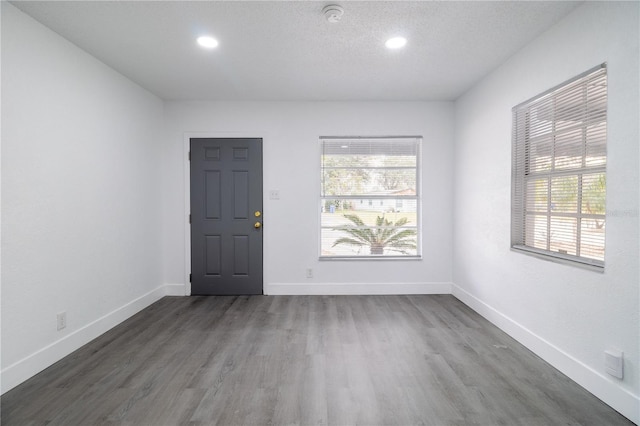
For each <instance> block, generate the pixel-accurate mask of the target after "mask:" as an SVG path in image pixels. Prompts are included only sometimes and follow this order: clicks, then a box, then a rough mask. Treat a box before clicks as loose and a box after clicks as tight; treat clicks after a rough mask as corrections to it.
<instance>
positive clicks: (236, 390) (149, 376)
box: [1, 295, 632, 426]
mask: <svg viewBox="0 0 640 426" xmlns="http://www.w3.org/2000/svg"><path fill="white" fill-rule="evenodd" d="M1 404H2V409H1V414H2V425H4V426H11V425H21V426H22V425H45V424H47V425H66V426H73V425H150V426H159V425H183V424H184V425H213V424H218V425H598V426H600V425H632V423H631V422H629V421H628V420H627V419H625V418H624V417H623V416H621V415H620V414H618V413H617V412H616V411H614V410H613V409H611V408H610V407H608V406H607V405H606V404H604V403H603V402H601V401H600V400H598V399H597V398H596V397H594V396H593V395H591V394H590V393H588V392H587V391H585V390H584V389H582V388H581V387H579V386H578V385H577V384H575V383H574V382H572V381H571V380H570V379H568V378H567V377H565V376H564V375H563V374H561V373H560V372H558V371H557V370H555V369H554V368H553V367H551V366H549V365H548V364H546V363H545V362H544V361H542V360H541V359H540V358H538V357H537V356H536V355H534V354H533V353H531V352H530V351H528V350H527V349H526V348H524V347H523V346H522V345H520V344H518V343H516V342H515V341H514V340H513V339H511V338H510V337H508V336H507V335H506V334H504V333H503V332H501V331H500V330H499V329H497V328H496V327H494V326H493V325H491V324H490V323H488V322H487V321H486V320H484V319H483V318H482V317H480V316H479V315H478V314H476V313H475V312H473V311H472V310H471V309H469V308H468V307H467V306H466V305H464V304H463V303H461V302H460V301H458V300H457V299H455V298H454V297H453V296H446V295H443V296H246V297H243V296H240V297H234V296H225V297H221V296H217V297H166V298H164V299H162V300H160V301H158V302H157V303H155V304H153V305H152V306H150V307H148V308H147V309H145V310H144V311H142V312H140V313H139V314H137V315H135V316H134V317H132V318H130V319H129V320H127V321H126V322H124V323H122V324H120V325H119V326H117V327H115V328H114V329H112V330H110V331H109V332H107V333H106V334H104V335H102V336H100V337H99V338H97V339H96V340H94V341H92V342H91V343H89V344H87V345H86V346H84V347H82V348H81V349H79V350H78V351H76V352H74V353H72V354H71V355H69V356H67V357H66V358H64V359H63V360H61V361H60V362H58V363H56V364H55V365H53V366H51V367H50V368H48V369H46V370H45V371H43V372H42V373H40V374H38V375H37V376H35V377H33V378H32V379H30V380H28V381H27V382H25V383H23V384H21V385H20V386H18V387H17V388H15V389H13V390H11V391H9V392H7V393H6V394H5V395H3V396H2V398H1Z"/></svg>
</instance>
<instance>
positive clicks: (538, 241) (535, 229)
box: [524, 215, 548, 250]
mask: <svg viewBox="0 0 640 426" xmlns="http://www.w3.org/2000/svg"><path fill="white" fill-rule="evenodd" d="M524 244H525V245H527V246H529V247H534V248H538V249H541V250H547V249H548V247H547V216H541V215H527V218H526V223H525V241H524Z"/></svg>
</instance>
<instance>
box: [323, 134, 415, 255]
mask: <svg viewBox="0 0 640 426" xmlns="http://www.w3.org/2000/svg"><path fill="white" fill-rule="evenodd" d="M420 144H421V138H420V137H352V138H341V137H322V138H320V146H321V158H320V163H321V185H320V205H321V208H320V211H321V217H320V258H321V259H339V258H348V259H353V258H356V259H381V258H382V259H394V258H419V257H420V198H419V194H420V188H419V181H420V179H419V175H420V155H419V153H420ZM364 200H366V201H367V202H364ZM398 205H400V206H403V208H402V211H399V209H398V208H397V206H398Z"/></svg>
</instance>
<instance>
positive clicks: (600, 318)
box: [453, 2, 640, 423]
mask: <svg viewBox="0 0 640 426" xmlns="http://www.w3.org/2000/svg"><path fill="white" fill-rule="evenodd" d="M638 6H639V4H638V3H637V2H631V3H614V2H603V3H586V4H585V5H583V6H581V7H579V8H578V9H576V10H575V11H574V12H572V13H571V14H570V15H569V16H568V17H567V18H566V19H564V20H563V21H561V22H560V23H559V24H557V25H556V26H554V27H553V28H551V29H550V30H549V31H548V32H546V33H545V34H544V35H542V36H541V37H540V38H538V39H536V40H535V41H533V42H532V43H530V44H529V45H528V46H527V47H526V48H524V49H523V50H522V51H520V52H519V53H518V54H516V55H515V56H513V57H512V58H511V59H510V60H509V61H507V62H506V63H505V64H503V65H502V66H501V67H499V68H498V69H497V70H495V71H494V72H493V73H492V74H490V75H489V76H488V77H486V78H485V79H484V80H483V81H482V82H480V83H479V84H478V85H476V86H475V87H474V88H473V89H472V90H471V91H469V92H468V93H467V94H465V95H464V96H463V97H461V98H460V99H459V100H458V101H457V102H456V137H455V155H454V158H455V161H454V164H455V171H454V194H455V200H454V215H455V219H454V265H455V267H454V277H453V280H454V283H455V285H454V287H453V293H454V295H456V296H457V297H459V298H460V299H461V300H463V301H464V302H465V303H467V304H469V305H470V306H472V307H474V308H475V309H476V310H478V311H479V312H480V313H482V314H483V315H485V316H486V317H487V318H489V319H490V320H492V321H494V322H495V323H496V324H498V325H499V326H500V327H502V328H503V329H505V330H506V331H507V332H509V333H510V334H511V335H512V336H514V337H516V338H517V339H519V340H520V341H521V342H523V343H525V344H526V345H527V346H528V347H530V348H531V349H533V350H534V352H536V353H538V354H539V355H540V356H542V357H543V358H544V359H546V360H547V361H548V362H550V363H551V364H553V365H555V366H557V367H558V368H559V369H560V370H561V371H563V372H565V373H566V374H567V375H569V376H570V377H571V378H573V379H574V380H576V381H577V382H578V383H580V384H582V385H583V386H585V387H586V388H587V389H588V390H589V391H591V392H592V393H594V394H595V395H597V396H599V397H600V398H601V399H603V400H604V401H605V402H607V403H608V404H609V405H611V406H613V407H614V408H616V409H617V410H618V411H620V412H621V413H623V414H624V415H625V416H627V417H629V418H631V419H632V420H634V421H635V422H636V423H637V422H638V421H639V420H640V416H639V412H638V395H639V394H640V381H639V375H640V359H639V353H638V350H639V347H640V341H639V333H640V326H639V324H640V320H639V318H638V313H639V292H638V287H639V276H638V271H639V263H638V259H639V257H640V254H639V228H638V210H639V201H638V194H639V177H638V169H639V167H638V161H639V156H638V146H639V143H638V140H639V132H638V117H639V108H638V93H639V85H638V80H639V77H638V76H639V75H640V74H639V67H638V53H639V46H638V39H639V34H638V23H639V22H640V21H639V16H638ZM602 62H607V63H608V78H609V80H608V81H609V100H608V105H609V109H608V123H609V127H608V165H607V184H608V185H607V186H608V188H607V236H606V259H605V262H606V269H605V272H604V274H602V273H597V272H592V271H587V270H584V269H579V268H576V267H572V266H566V265H561V264H556V263H551V262H547V261H543V260H540V259H537V258H534V257H530V256H527V255H524V254H521V253H515V252H511V251H510V250H509V244H510V235H509V233H510V185H511V108H512V107H513V106H515V105H517V104H519V103H520V102H522V101H525V100H527V99H529V98H531V97H532V96H535V95H536V94H538V93H541V92H543V91H545V90H546V89H549V88H551V87H553V86H555V85H557V84H559V83H562V82H563V81H565V80H567V79H569V78H571V77H573V76H575V75H577V74H579V73H581V72H583V71H586V70H588V69H590V68H591V67H594V66H596V65H598V64H600V63H602ZM609 348H615V349H618V350H622V351H624V356H625V377H624V380H618V379H615V378H612V377H610V376H608V375H607V374H606V373H605V372H604V354H603V353H604V351H605V350H606V349H609Z"/></svg>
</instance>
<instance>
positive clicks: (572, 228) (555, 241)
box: [549, 216, 577, 256]
mask: <svg viewBox="0 0 640 426" xmlns="http://www.w3.org/2000/svg"><path fill="white" fill-rule="evenodd" d="M576 230H577V220H576V219H575V218H573V217H555V216H552V217H551V227H550V236H551V238H550V240H551V241H550V246H549V249H550V250H551V251H554V252H557V253H562V254H571V255H574V256H575V255H576Z"/></svg>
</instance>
